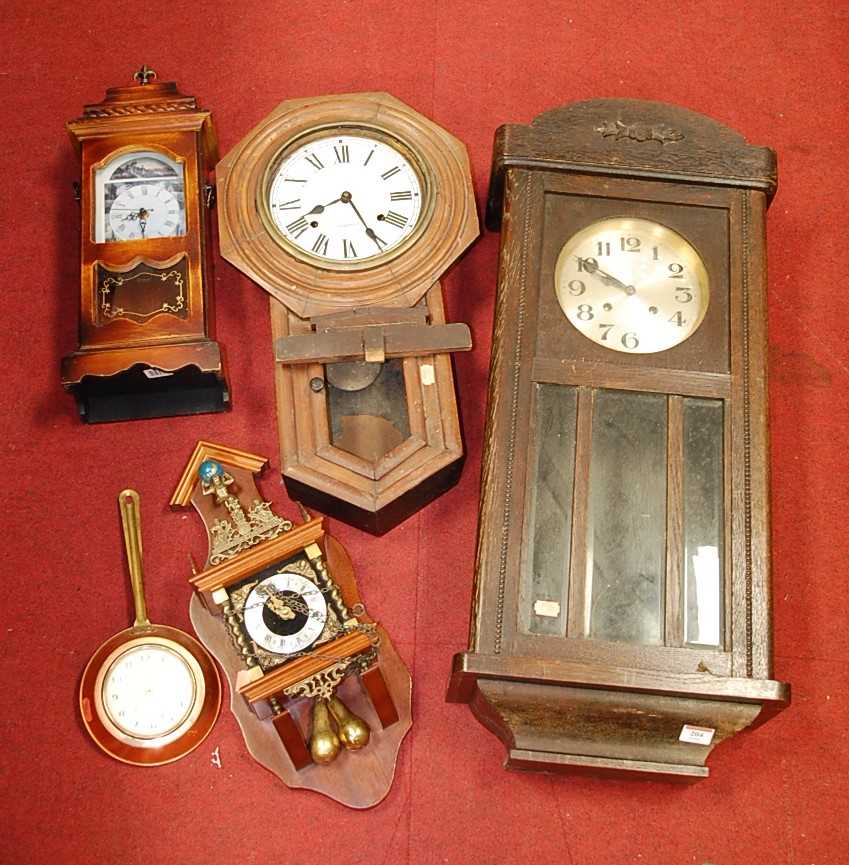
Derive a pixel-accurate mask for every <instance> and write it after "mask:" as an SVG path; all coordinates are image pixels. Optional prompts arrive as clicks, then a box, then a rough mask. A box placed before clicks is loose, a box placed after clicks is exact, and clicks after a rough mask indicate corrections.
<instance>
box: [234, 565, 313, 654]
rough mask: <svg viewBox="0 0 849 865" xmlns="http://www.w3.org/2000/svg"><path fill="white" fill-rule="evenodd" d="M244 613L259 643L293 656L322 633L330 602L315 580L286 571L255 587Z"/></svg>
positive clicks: (252, 634) (247, 623)
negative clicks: (325, 598)
mask: <svg viewBox="0 0 849 865" xmlns="http://www.w3.org/2000/svg"><path fill="white" fill-rule="evenodd" d="M244 613H245V628H246V629H247V632H248V634H249V635H250V637H251V639H252V640H253V641H254V642H255V643H256V644H257V645H258V646H261V647H262V648H263V649H265V650H266V651H268V652H273V653H274V654H277V655H292V654H294V653H295V652H302V651H303V650H304V649H306V648H308V647H309V646H311V645H312V644H313V643H314V642H315V641H316V640H317V639H318V638H319V637H320V636H321V632H322V631H323V630H324V625H325V623H326V621H327V602H326V601H325V600H324V595H323V594H322V593H321V590H320V589H319V588H318V586H316V584H315V583H313V582H312V581H311V580H308V579H307V578H306V577H304V576H302V575H301V574H296V573H293V572H290V571H283V572H282V573H279V574H273V575H272V576H270V577H266V579H264V580H262V581H260V582H259V583H257V584H256V585H255V586H254V587H253V589H252V590H251V593H250V594H249V595H248V597H247V600H246V601H245V611H244Z"/></svg>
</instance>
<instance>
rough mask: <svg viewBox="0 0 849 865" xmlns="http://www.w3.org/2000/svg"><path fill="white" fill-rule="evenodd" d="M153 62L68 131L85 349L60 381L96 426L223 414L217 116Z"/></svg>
mask: <svg viewBox="0 0 849 865" xmlns="http://www.w3.org/2000/svg"><path fill="white" fill-rule="evenodd" d="M153 78H155V74H154V73H153V71H152V70H150V69H148V68H147V67H143V68H142V70H140V72H138V73H137V75H136V80H137V81H138V84H136V85H135V86H132V87H115V88H112V89H110V90H108V91H107V94H106V98H105V99H104V100H103V102H99V103H97V104H95V105H88V106H86V108H85V111H84V113H83V116H82V117H80V118H79V119H77V120H74V121H71V122H70V123H69V124H68V131H69V133H70V135H71V140H72V141H73V143H74V145H75V146H76V147H77V149H78V151H79V153H80V155H81V158H82V182H81V184H80V200H81V205H82V211H81V217H82V232H81V270H80V280H81V281H80V347H79V349H78V350H77V351H76V352H74V353H73V354H71V355H69V356H68V357H66V358H64V359H63V361H62V384H63V385H64V387H65V389H66V390H68V391H70V392H71V393H73V394H74V396H75V397H76V400H77V407H78V409H79V412H80V416H81V418H82V419H83V420H84V421H86V422H88V423H97V422H100V421H111V420H129V419H134V418H145V417H160V416H170V415H178V414H198V413H200V412H216V411H222V410H224V409H225V408H227V407H228V406H229V394H228V390H227V383H226V381H225V378H224V371H223V367H222V362H221V353H220V350H219V347H218V344H217V343H216V342H214V340H213V339H212V338H211V330H212V324H213V314H212V296H211V291H210V286H211V282H210V280H211V257H210V250H209V242H208V220H209V208H210V206H211V204H212V201H213V198H212V187H211V186H208V185H207V183H206V181H207V174H208V172H209V171H210V170H211V168H212V166H213V164H214V163H215V159H216V158H217V144H216V140H215V133H214V130H213V128H212V119H211V117H210V114H209V112H208V111H202V110H200V109H199V108H198V107H197V103H196V102H195V100H194V98H193V97H190V96H183V95H182V94H181V93H179V92H178V91H177V87H176V85H175V84H174V83H173V82H165V83H157V82H155V81H153V80H152V79H153Z"/></svg>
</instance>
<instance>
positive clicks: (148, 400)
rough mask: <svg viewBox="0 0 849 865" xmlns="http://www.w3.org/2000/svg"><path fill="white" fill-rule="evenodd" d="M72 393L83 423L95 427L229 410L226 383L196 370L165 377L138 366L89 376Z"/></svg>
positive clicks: (147, 367) (178, 372)
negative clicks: (107, 374) (122, 370)
mask: <svg viewBox="0 0 849 865" xmlns="http://www.w3.org/2000/svg"><path fill="white" fill-rule="evenodd" d="M151 374H153V377H149V376H150V375H151ZM72 392H73V394H74V397H75V398H76V400H77V408H78V410H79V413H80V418H81V420H83V421H84V422H85V423H92V424H93V423H110V422H113V421H126V420H142V419H146V418H156V417H175V416H178V415H193V414H208V413H213V412H221V411H225V410H226V409H228V408H229V407H230V392H229V389H228V387H227V382H226V381H225V380H224V379H223V378H221V377H220V376H219V375H217V374H216V373H213V372H202V371H201V370H199V369H198V368H197V367H195V366H190V367H185V368H183V369H180V370H177V371H175V372H173V373H170V374H162V373H161V372H160V371H159V370H156V369H151V367H149V366H146V365H143V364H137V365H136V366H134V367H132V368H131V369H129V370H127V371H126V372H122V373H118V374H117V375H113V376H109V377H100V376H86V377H85V378H83V379H82V381H80V382H79V384H77V385H76V386H75V387H73V388H72Z"/></svg>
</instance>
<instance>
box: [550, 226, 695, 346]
mask: <svg viewBox="0 0 849 865" xmlns="http://www.w3.org/2000/svg"><path fill="white" fill-rule="evenodd" d="M555 291H556V294H557V300H558V303H559V304H560V308H561V310H562V311H563V314H564V316H565V317H566V319H567V321H568V324H569V326H570V327H572V328H574V329H575V330H577V331H578V332H579V334H580V335H581V336H582V337H583V338H586V339H589V340H591V341H592V342H594V343H596V344H597V345H599V346H601V347H602V348H604V349H607V350H611V351H617V352H623V353H626V354H652V353H656V352H662V351H668V350H670V349H672V348H674V347H675V346H677V345H679V344H681V343H682V342H684V341H685V340H687V339H689V338H690V337H692V336H693V334H694V333H696V331H697V330H698V328H699V327H700V326H701V324H702V321H703V320H704V317H705V315H706V314H707V310H708V305H709V301H710V281H709V276H708V271H707V268H706V266H705V264H704V261H703V260H702V258H701V256H700V255H699V253H698V251H697V249H696V247H695V246H694V245H693V244H692V243H691V242H690V241H689V240H688V239H687V238H685V237H684V236H683V235H682V234H679V233H678V232H677V231H675V230H674V229H672V228H670V227H669V226H666V225H662V224H660V223H658V222H654V221H651V220H648V219H638V218H630V217H628V218H625V217H616V218H608V219H601V220H598V221H596V222H593V223H591V224H590V225H587V226H586V227H584V228H582V229H581V230H580V231H578V232H577V233H575V234H574V235H572V237H570V238H569V239H568V240H567V241H566V243H565V244H564V245H563V247H562V249H561V251H560V255H559V257H558V259H557V265H556V268H555Z"/></svg>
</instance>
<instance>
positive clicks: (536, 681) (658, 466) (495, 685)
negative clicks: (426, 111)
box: [448, 99, 789, 779]
mask: <svg viewBox="0 0 849 865" xmlns="http://www.w3.org/2000/svg"><path fill="white" fill-rule="evenodd" d="M775 188H776V164H775V154H774V153H773V152H772V151H771V150H769V149H768V148H764V147H754V146H750V145H748V144H747V143H746V142H745V141H744V140H743V138H742V137H741V136H740V135H738V134H737V133H736V132H734V131H732V130H731V129H728V128H726V127H724V126H721V125H720V124H718V123H716V122H714V121H712V120H710V119H708V118H706V117H703V116H701V115H698V114H695V113H693V112H690V111H687V110H684V109H681V108H676V107H672V106H668V105H664V104H661V103H656V102H641V101H632V100H606V99H602V100H594V101H590V102H582V103H577V104H574V105H570V106H566V107H564V108H559V109H556V110H553V111H550V112H548V113H546V114H543V115H541V116H540V117H538V118H537V119H536V120H535V121H534V122H533V123H532V124H531V125H530V126H518V125H508V126H504V127H502V128H501V129H499V131H498V133H497V135H496V140H495V152H494V157H493V168H492V177H491V185H490V196H489V204H488V221H489V224H490V225H491V227H492V228H493V229H498V228H499V227H500V229H501V232H502V239H501V261H500V270H499V284H498V299H497V307H496V317H495V326H494V337H493V348H492V364H491V368H490V395H489V409H488V422H487V431H486V435H485V446H484V459H483V477H482V490H481V510H480V523H479V530H478V552H477V562H476V572H475V589H474V599H473V609H472V621H471V637H470V648H469V651H468V652H465V653H461V654H458V655H457V656H455V659H454V668H453V673H452V678H451V685H450V688H449V696H448V699H449V700H451V701H455V702H467V703H469V704H470V706H471V708H472V711H473V712H474V714H475V715H476V716H477V718H478V719H479V720H480V721H481V722H482V723H483V724H484V725H485V726H486V727H487V728H488V729H490V730H491V731H493V732H494V733H495V734H496V735H497V736H499V738H500V739H501V740H502V741H503V742H504V743H505V744H506V746H507V766H508V767H511V768H526V769H533V768H544V769H548V770H551V769H557V770H569V769H581V770H599V771H606V772H609V771H616V772H620V773H624V774H643V775H659V776H675V777H679V778H687V779H694V778H699V777H703V776H705V775H707V773H708V769H707V767H706V766H705V760H706V758H707V756H708V754H709V753H710V750H711V749H712V747H713V746H715V745H716V744H717V743H718V742H721V741H722V740H723V739H726V738H727V737H729V736H731V735H733V734H734V733H736V732H737V731H739V730H741V729H743V728H744V727H747V726H749V725H751V724H753V723H755V722H756V721H762V720H764V719H765V718H766V717H768V716H769V715H770V713H771V712H774V711H775V710H776V709H779V708H781V707H782V706H783V705H784V704H785V703H786V702H787V701H788V699H789V686H787V685H786V684H784V683H781V682H777V681H775V680H773V678H772V676H773V672H772V655H771V631H772V618H771V612H770V543H769V464H768V437H767V389H766V363H767V335H766V263H765V213H766V209H767V206H768V204H769V201H770V199H771V197H772V195H773V193H774V191H775Z"/></svg>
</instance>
